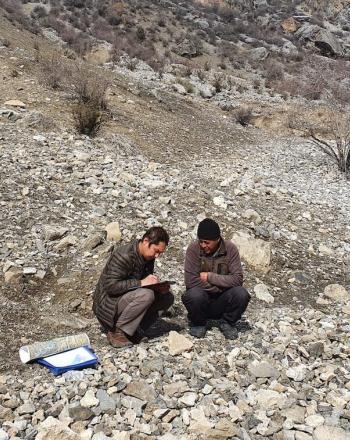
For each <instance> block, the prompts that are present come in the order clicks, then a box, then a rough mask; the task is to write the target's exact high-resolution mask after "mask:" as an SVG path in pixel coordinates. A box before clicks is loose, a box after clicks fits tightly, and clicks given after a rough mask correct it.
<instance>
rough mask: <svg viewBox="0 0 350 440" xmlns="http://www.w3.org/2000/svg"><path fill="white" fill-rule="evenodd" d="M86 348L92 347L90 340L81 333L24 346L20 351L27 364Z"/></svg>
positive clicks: (23, 360)
mask: <svg viewBox="0 0 350 440" xmlns="http://www.w3.org/2000/svg"><path fill="white" fill-rule="evenodd" d="M84 346H89V347H90V339H89V337H88V335H87V334H86V333H80V334H78V335H72V336H63V337H61V338H55V339H51V340H50V341H43V342H34V343H33V344H29V345H24V346H23V347H21V348H20V349H19V357H20V359H21V361H22V362H23V363H24V364H26V363H27V362H29V361H32V360H34V359H39V358H43V357H47V356H51V355H53V354H57V353H62V352H64V351H67V350H71V349H73V348H79V347H84Z"/></svg>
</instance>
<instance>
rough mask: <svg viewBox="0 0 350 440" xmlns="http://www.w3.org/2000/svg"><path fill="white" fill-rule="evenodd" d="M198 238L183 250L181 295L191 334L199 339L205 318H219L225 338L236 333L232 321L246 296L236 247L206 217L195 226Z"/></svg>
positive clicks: (241, 312) (201, 335)
mask: <svg viewBox="0 0 350 440" xmlns="http://www.w3.org/2000/svg"><path fill="white" fill-rule="evenodd" d="M197 237H198V240H196V241H194V242H193V243H191V244H190V245H189V246H188V248H187V251H186V258H185V284H186V293H185V294H184V295H183V296H182V302H183V303H184V305H185V307H186V309H187V312H188V319H189V322H190V329H189V332H190V334H191V335H192V336H195V337H197V338H203V337H204V336H205V333H206V323H207V320H208V319H216V320H220V321H219V328H220V330H221V331H222V333H223V334H224V336H225V337H226V338H227V339H235V338H237V336H238V331H237V328H236V327H235V323H236V322H237V321H238V320H239V319H240V317H241V316H242V314H243V312H244V311H245V309H246V308H247V306H248V303H249V300H250V295H249V293H248V292H247V291H246V289H244V288H243V287H242V283H243V272H242V266H241V261H240V257H239V253H238V249H237V247H236V246H235V245H234V244H233V243H232V242H231V241H230V240H223V238H222V237H221V233H220V227H219V225H218V224H217V223H216V222H215V221H214V220H212V219H209V218H206V219H204V220H203V221H201V222H200V223H199V225H198V231H197Z"/></svg>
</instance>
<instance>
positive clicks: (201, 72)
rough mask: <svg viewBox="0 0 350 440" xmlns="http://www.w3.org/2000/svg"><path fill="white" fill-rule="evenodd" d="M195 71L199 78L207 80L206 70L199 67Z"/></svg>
mask: <svg viewBox="0 0 350 440" xmlns="http://www.w3.org/2000/svg"><path fill="white" fill-rule="evenodd" d="M195 73H196V74H197V76H198V78H199V79H200V80H201V81H205V80H206V74H205V71H204V70H202V69H197V70H196V72H195Z"/></svg>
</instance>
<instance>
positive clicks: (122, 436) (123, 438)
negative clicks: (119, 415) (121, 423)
mask: <svg viewBox="0 0 350 440" xmlns="http://www.w3.org/2000/svg"><path fill="white" fill-rule="evenodd" d="M130 437H131V434H130V431H112V439H113V440H130Z"/></svg>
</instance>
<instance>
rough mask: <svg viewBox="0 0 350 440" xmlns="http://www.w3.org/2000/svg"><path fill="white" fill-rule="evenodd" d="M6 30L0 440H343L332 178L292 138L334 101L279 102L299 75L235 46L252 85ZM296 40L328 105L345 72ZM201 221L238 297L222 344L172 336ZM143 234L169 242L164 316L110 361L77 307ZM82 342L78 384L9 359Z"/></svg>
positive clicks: (342, 276) (344, 199) (341, 275)
mask: <svg viewBox="0 0 350 440" xmlns="http://www.w3.org/2000/svg"><path fill="white" fill-rule="evenodd" d="M136 3H137V2H135V5H134V7H135V14H138V13H139V9H138V8H136V6H137V4H136ZM150 3H151V2H150ZM269 3H271V2H269ZM4 4H5V3H4V2H3V3H2V5H4ZM9 4H10V3H8V2H7V3H6V5H9ZM152 4H153V3H152ZM59 5H61V3H60V2H57V7H59ZM123 5H124V6H125V8H129V6H128V5H129V2H124V3H123ZM130 5H131V2H130ZM154 5H156V4H154ZM157 5H163V6H162V7H164V11H171V7H173V6H174V5H176V7H177V8H180V7H181V4H178V3H177V2H173V3H171V4H170V2H167V3H165V2H158V3H157ZM165 5H167V8H165ZM24 6H25V8H24V9H25V10H26V11H28V9H26V8H29V6H34V5H33V4H29V3H26V4H25V5H24ZM36 6H38V5H37V4H36ZM39 6H40V5H39ZM44 6H45V4H44ZM66 6H67V8H68V6H69V5H68V2H67V5H66ZM66 6H65V7H66ZM209 6H212V5H209ZM214 6H215V5H214ZM45 7H46V6H45ZM77 7H78V6H77ZM159 7H160V6H159ZM188 7H189V6H188V5H187V3H186V8H188ZM205 7H206V8H208V5H205ZM154 8H155V6H154ZM191 8H195V5H194V4H193V5H191ZM80 9H82V8H81V7H80ZM6 10H7V12H6V15H7V16H8V18H11V17H9V14H10V12H9V10H8V7H7V9H6ZM33 10H34V9H33ZM67 10H68V9H67ZM176 10H177V9H176ZM150 11H151V12H152V8H151V9H150ZM193 11H195V14H197V15H198V17H197V18H200V20H202V19H203V14H204V12H203V11H204V10H202V9H198V8H196V9H192V15H193V17H192V18H186V19H185V18H183V22H185V21H190V22H194V21H195V20H196V17H195V14H194V12H193ZM206 11H207V9H205V14H207V12H206ZM218 11H219V10H217V11H216V13H215V14H216V15H215V16H216V17H219V15H218V14H217V12H218ZM153 12H154V10H153ZM187 12H188V11H187ZM187 12H186V14H187ZM304 12H305V11H304ZM305 13H306V12H305ZM151 15H152V14H151ZM56 16H57V17H58V15H56ZM154 16H155V14H153V17H154ZM281 18H282V17H281ZM284 18H288V17H287V16H284V17H283V19H284ZM12 19H13V20H12V23H11V22H9V21H8V19H7V18H5V16H3V17H1V19H0V20H1V22H0V41H1V42H2V45H1V47H0V59H1V63H0V68H1V78H2V81H1V82H0V98H1V102H0V128H1V129H0V154H1V163H2V174H1V180H0V194H1V199H0V203H1V206H2V208H3V209H2V210H1V223H0V227H1V234H0V243H1V247H0V252H1V253H0V265H1V269H2V273H3V277H2V278H1V281H0V286H1V290H0V305H1V319H0V335H1V336H0V370H1V374H0V421H1V428H0V439H1V440H3V439H4V440H7V439H38V440H40V439H41V440H43V439H46V440H51V439H53V438H55V439H57V438H60V439H63V440H65V439H74V440H75V439H76V440H78V439H81V440H83V439H89V440H90V439H93V440H105V439H114V440H117V439H119V440H120V439H142V438H148V439H153V438H154V439H164V440H167V439H169V440H172V439H184V440H185V439H193V440H195V439H241V440H248V439H253V440H255V439H266V438H271V439H274V440H280V439H281V440H282V439H293V440H323V439H327V440H329V439H334V440H345V439H348V438H349V435H350V434H349V433H350V374H349V371H350V364H349V358H350V356H349V355H350V347H349V333H350V326H349V315H350V293H349V292H350V279H349V266H350V258H349V257H350V226H349V212H350V200H349V185H350V182H349V180H347V179H346V176H345V174H344V173H341V172H340V171H339V170H338V168H337V166H336V164H335V163H334V162H332V161H331V160H330V159H328V157H327V156H326V155H324V153H323V152H322V151H321V150H320V149H319V148H317V147H316V146H315V144H311V143H310V142H309V141H308V139H307V138H305V137H301V136H300V135H301V133H302V132H301V131H300V130H297V129H296V128H295V126H293V124H292V122H295V121H296V120H297V119H300V118H301V119H304V120H307V121H313V122H315V123H320V121H321V123H322V124H323V121H326V120H329V116H330V115H331V116H334V115H335V113H334V111H335V110H334V108H333V110H332V111H333V113H330V111H329V109H328V108H327V101H326V96H325V91H328V90H331V91H332V90H333V91H334V92H335V91H338V92H339V90H340V89H339V87H336V88H332V87H329V88H328V89H325V87H324V86H322V85H321V86H319V89H317V90H316V92H317V93H316V95H315V94H314V95H313V100H312V101H311V100H310V98H308V96H310V95H307V94H306V93H305V94H304V95H303V97H293V94H291V93H289V92H288V93H287V92H285V91H283V90H282V89H278V90H277V85H281V84H282V85H283V84H284V85H285V84H290V83H291V82H292V80H293V78H298V75H299V74H298V75H297V74H296V72H299V73H300V74H301V73H303V72H304V73H303V74H304V75H306V76H309V77H310V78H312V76H311V75H310V71H307V70H303V69H306V67H307V65H305V63H304V61H303V60H304V58H302V59H299V58H298V57H297V58H296V59H295V58H294V61H293V60H292V58H288V62H286V63H285V64H283V63H282V58H281V59H275V58H273V57H271V54H272V53H273V51H272V49H271V47H272V46H273V44H272V43H271V47H270V46H268V47H265V45H262V44H261V40H260V39H259V40H258V41H259V45H258V47H253V46H252V45H254V44H255V43H254V42H252V41H251V40H249V38H252V37H249V36H248V35H247V34H242V36H240V37H239V42H238V41H237V42H236V43H234V44H238V45H239V46H240V47H242V50H243V51H244V53H245V54H247V53H249V54H252V53H253V54H254V53H256V52H257V51H256V49H259V51H260V53H262V52H264V53H265V54H267V55H266V63H267V64H266V65H265V67H264V69H268V70H267V71H268V72H270V74H271V72H277V74H276V73H275V75H277V76H274V77H271V76H270V77H269V78H268V79H269V81H266V79H267V78H266V77H265V76H264V75H265V74H264V71H263V70H262V68H261V69H260V67H259V66H260V64H259V65H257V66H256V67H254V65H253V62H252V63H251V64H250V63H245V62H244V63H243V64H242V63H241V64H240V63H238V64H234V63H232V64H229V58H228V57H227V58H225V59H224V61H225V65H226V64H227V66H226V67H227V68H226V67H225V68H222V67H223V65H221V67H220V66H219V64H220V63H221V62H222V58H215V56H216V55H215V53H214V54H211V58H210V60H209V59H208V54H206V55H205V54H204V55H200V56H201V57H202V58H200V60H202V61H203V65H202V67H199V66H194V65H193V64H191V63H193V61H194V59H195V60H196V59H197V57H194V59H193V57H188V56H183V54H182V55H179V56H181V57H182V58H181V61H182V62H180V61H179V60H177V61H175V60H172V61H174V62H169V63H168V62H167V63H165V64H164V66H163V67H162V69H161V71H159V69H158V68H156V66H154V65H153V67H154V68H153V67H152V66H150V65H149V64H146V63H145V62H144V61H139V60H138V59H136V58H133V57H132V56H131V55H130V54H129V56H128V55H126V54H125V53H123V54H122V56H119V55H118V56H117V57H116V58H114V59H113V60H110V61H108V62H104V61H106V60H103V62H102V63H100V64H98V65H96V64H95V65H93V64H89V63H88V62H81V61H80V60H79V59H77V58H76V59H72V58H75V57H76V55H74V56H73V55H72V52H71V49H69V50H68V48H67V47H64V46H62V44H63V43H62V41H61V40H62V38H61V40H59V43H57V39H56V40H55V41H54V42H53V41H52V40H50V39H48V38H47V37H45V35H47V36H52V35H55V36H56V37H57V34H56V33H55V32H53V31H52V28H50V29H49V31H48V33H46V31H43V35H40V34H33V33H32V32H31V31H30V30H24V29H23V26H22V25H21V26H19V25H18V24H17V23H18V21H16V20H15V19H14V18H13V17H12ZM36 20H37V19H36ZM144 20H145V19H144ZM215 20H217V18H215ZM220 20H222V23H224V21H223V20H224V19H223V18H220ZM37 23H39V21H37ZM307 23H309V22H307ZM334 23H335V22H334ZM175 24H176V26H177V22H175ZM158 26H159V28H163V27H164V26H162V25H160V24H159V23H158ZM174 26H175V25H174ZM176 26H175V27H176ZM196 26H197V25H196ZM332 29H333V30H332V33H333V31H334V28H332ZM32 30H33V29H32ZM346 32H347V31H346V30H344V35H346V34H345V33H346ZM164 33H166V32H164ZM344 35H343V34H342V38H344V42H345V37H344ZM94 38H95V37H94ZM169 39H170V40H171V38H169ZM243 40H245V41H246V43H244V42H243ZM288 41H289V42H290V43H291V44H294V43H292V42H291V41H290V40H288ZM171 42H172V40H171ZM208 44H209V43H208ZM269 44H270V43H269ZM308 44H309V45H311V44H313V47H312V48H310V49H307V50H311V51H313V52H314V53H313V57H312V58H311V59H312V60H313V61H314V62H315V65H317V66H323V67H322V70H324V71H325V75H324V78H326V73H327V75H328V76H327V78H328V79H332V80H333V81H334V83H337V84H338V85H339V84H341V81H343V83H342V84H343V85H342V87H343V86H344V90H346V71H347V70H346V69H347V62H346V60H344V59H343V58H342V59H339V58H337V57H334V55H332V57H331V58H328V57H327V56H324V55H322V54H321V53H320V52H319V49H318V48H317V47H318V46H317V45H316V42H315V41H313V42H311V40H310V41H309V42H308ZM204 46H205V45H204ZM212 46H213V47H214V45H212ZM99 47H100V46H99ZM205 47H210V46H205ZM235 47H236V46H235ZM288 47H290V46H289V43H288ZM295 47H297V46H295ZM321 47H323V46H321ZM109 49H110V47H109V46H108V50H109ZM263 49H265V50H263ZM293 50H294V49H293ZM254 51H255V52H254ZM258 53H259V52H258ZM57 54H59V57H58V60H59V62H58V63H57ZM89 54H90V55H91V52H89ZM328 55H329V53H328ZM305 56H306V55H305ZM205 57H207V58H205ZM271 58H273V62H272V61H271ZM185 59H186V60H187V61H188V62H189V63H190V64H186V62H185V61H184V60H185ZM269 59H270V61H269ZM215 60H217V61H218V63H217V64H218V65H217V66H216V64H215V68H214V67H213V63H214V61H215ZM94 61H95V62H96V58H95V59H94ZM205 61H210V62H211V63H212V64H211V66H209V68H208V69H207V70H206V67H205ZM276 62H278V63H281V65H282V66H283V69H282V71H283V73H282V74H281V70H279V72H280V73H278V66H277V68H276V64H271V63H276ZM80 63H82V64H80ZM215 63H216V61H215ZM293 63H296V64H293ZM298 63H299V64H298ZM300 63H301V64H300ZM303 63H304V64H303ZM324 63H326V64H324ZM325 65H326V66H328V67H330V69H331V68H332V67H333V68H334V69H335V70H333V71H332V70H330V69H329V70H327V69H325V68H324V66H325ZM285 66H289V67H290V69H291V70H290V72H289V73H288V72H286V71H285V70H284V69H285ZM341 66H342V70H341V69H340V67H341ZM63 67H64V69H63ZM299 67H302V69H301V70H299V71H298V68H299ZM76 69H82V70H76ZM276 69H277V70H276ZM57 72H58V73H59V75H54V74H55V73H57ZM67 72H69V73H68V74H67ZM77 72H85V76H86V77H88V78H97V79H103V80H105V81H106V84H107V85H108V87H107V89H106V90H105V99H106V104H105V107H106V108H104V109H103V111H102V114H103V116H104V117H105V119H104V121H103V123H102V124H101V126H100V130H99V131H98V132H97V133H96V135H95V136H94V137H89V136H86V135H84V134H81V133H80V134H79V133H77V130H76V126H75V123H74V118H73V117H72V112H73V115H74V114H75V113H74V111H75V110H74V108H75V104H76V101H77V99H78V98H77V96H78V95H77V93H78V89H77V85H79V84H82V83H81V82H79V81H78V82H76V73H77ZM86 72H88V74H87V73H86ZM328 72H329V73H328ZM332 72H333V73H332ZM344 72H345V73H344ZM336 74H339V75H342V77H341V78H340V80H339V78H338V79H337V77H336ZM281 75H282V76H281ZM293 75H294V76H293ZM315 78H316V77H313V80H315ZM53 79H54V80H55V81H53ZM318 79H320V77H319V78H318ZM287 80H288V81H287ZM334 83H333V84H334ZM83 84H85V83H84V82H83ZM312 84H313V85H315V84H316V83H315V82H313V83H312ZM317 84H318V85H320V83H319V82H317ZM321 84H324V83H321ZM327 84H328V85H331V86H332V83H331V81H328V82H327ZM272 86H273V87H276V88H272ZM297 89H298V93H297V94H299V91H300V88H298V87H297ZM308 90H309V92H310V89H308ZM311 90H312V92H315V88H314V86H313V87H312V88H311ZM334 94H335V93H334ZM341 96H343V97H346V96H345V94H341ZM339 103H340V101H338V102H337V106H339ZM341 105H344V106H345V105H346V100H345V103H344V102H342V103H341ZM337 106H336V108H338V107H337ZM343 108H345V107H343ZM343 113H346V112H343ZM204 216H211V217H213V218H215V219H217V221H218V222H219V223H220V225H221V226H222V230H223V235H224V236H225V237H227V238H232V239H233V240H234V242H235V243H236V244H237V245H238V246H239V248H240V252H241V255H242V259H243V263H244V270H245V279H246V281H245V285H246V287H247V288H248V290H249V291H250V292H251V295H252V301H251V303H250V305H249V308H248V311H247V314H246V316H245V319H244V320H242V321H241V322H240V323H239V331H240V336H239V339H238V340H237V341H235V342H228V341H226V340H224V338H223V336H222V335H221V333H220V332H219V330H218V329H217V327H216V323H215V322H213V323H212V327H211V329H210V330H209V332H208V337H207V338H205V339H203V340H200V341H198V340H194V339H193V338H192V337H191V336H189V335H188V333H187V329H186V325H187V322H186V317H185V314H184V309H183V307H182V304H181V300H180V297H181V293H182V292H183V291H184V283H183V256H184V250H185V248H186V246H187V244H188V243H189V242H190V241H191V240H192V239H193V237H194V234H195V230H196V225H197V223H198V221H199V220H201V219H202V218H203V217H204ZM154 224H161V225H163V226H164V227H165V228H166V229H167V230H168V231H169V233H170V236H171V242H170V246H169V249H168V251H167V252H166V253H165V255H164V256H163V257H162V258H161V259H160V260H159V262H158V264H157V268H156V272H157V274H158V275H159V276H160V277H161V278H170V279H174V280H175V281H176V285H175V286H174V289H173V290H174V294H175V296H176V302H175V305H174V307H173V309H172V310H171V311H170V313H168V314H167V315H166V316H163V317H162V319H161V320H160V322H159V324H158V325H157V326H156V327H155V328H153V329H152V334H151V335H149V339H148V340H143V341H142V342H141V343H140V344H138V345H134V346H133V347H131V348H128V349H125V350H122V351H115V350H114V349H111V348H110V347H109V346H108V345H107V342H106V338H105V336H104V335H103V334H101V332H100V329H99V326H98V324H97V322H96V320H95V319H94V317H93V315H92V312H91V300H92V292H93V289H94V286H95V284H96V282H97V279H98V276H99V273H100V271H101V270H102V268H103V265H104V262H105V259H106V257H107V255H108V252H109V251H110V249H111V247H112V246H113V245H114V244H116V243H119V242H121V243H124V242H127V241H128V240H130V239H133V238H134V237H137V236H140V234H142V232H143V231H144V230H145V229H146V228H147V227H149V226H151V225H154ZM82 331H83V332H86V333H87V334H88V335H89V337H90V339H91V343H92V347H93V348H94V350H95V352H96V354H97V355H98V357H99V360H100V364H99V366H98V367H97V368H96V369H86V370H83V371H81V372H75V373H66V374H64V375H63V376H60V377H57V378H54V377H53V376H50V375H49V374H48V373H47V371H46V370H44V369H43V367H39V366H38V365H36V364H31V365H21V364H20V361H19V357H18V348H19V347H20V346H21V345H23V344H26V343H30V342H34V341H40V340H47V339H51V338H54V337H56V336H61V335H62V336H63V335H69V334H75V333H78V332H82ZM169 332H171V333H170V334H169Z"/></svg>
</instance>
